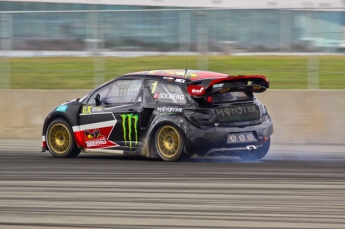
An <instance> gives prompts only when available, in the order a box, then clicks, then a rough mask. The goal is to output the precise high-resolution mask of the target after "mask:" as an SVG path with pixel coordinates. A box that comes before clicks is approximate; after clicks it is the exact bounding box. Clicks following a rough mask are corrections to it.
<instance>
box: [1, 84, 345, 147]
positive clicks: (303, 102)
mask: <svg viewBox="0 0 345 229" xmlns="http://www.w3.org/2000/svg"><path fill="white" fill-rule="evenodd" d="M87 92H88V90H2V91H0V98H1V99H0V108H1V110H0V133H2V134H1V135H0V139H41V131H42V124H43V120H44V118H45V116H46V115H47V113H48V112H49V111H50V110H51V109H52V108H53V107H54V106H56V105H58V104H60V103H63V102H65V101H67V100H70V99H73V98H78V97H82V96H83V95H85V94H86V93H87ZM257 97H258V99H259V100H260V101H262V102H263V103H264V104H265V105H266V107H267V109H268V111H269V113H270V114H271V116H272V119H273V122H274V129H275V133H274V135H273V137H272V141H273V142H274V143H294V144H296V143H297V144H298V143H301V144H321V143H326V144H344V142H345V116H344V113H345V99H343V98H344V97H345V90H268V91H267V92H265V93H262V94H257Z"/></svg>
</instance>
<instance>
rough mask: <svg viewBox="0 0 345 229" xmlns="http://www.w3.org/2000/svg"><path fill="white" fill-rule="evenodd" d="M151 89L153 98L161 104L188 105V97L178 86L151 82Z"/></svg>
mask: <svg viewBox="0 0 345 229" xmlns="http://www.w3.org/2000/svg"><path fill="white" fill-rule="evenodd" d="M148 83H149V89H150V92H151V94H152V96H153V98H154V99H155V100H156V101H158V102H161V103H176V104H186V103H187V100H186V96H185V94H184V93H183V91H182V89H181V87H180V86H179V85H176V84H169V83H162V82H160V81H154V80H149V81H148Z"/></svg>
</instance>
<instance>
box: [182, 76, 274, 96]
mask: <svg viewBox="0 0 345 229" xmlns="http://www.w3.org/2000/svg"><path fill="white" fill-rule="evenodd" d="M215 85H219V86H216V87H215ZM267 88H269V81H267V79H266V77H265V76H261V75H239V76H228V77H226V78H217V79H205V80H202V81H197V82H193V81H192V82H191V83H190V84H189V85H188V93H189V94H190V95H192V96H193V97H203V96H208V95H212V94H217V93H225V92H229V91H231V92H234V91H245V92H246V91H247V92H254V93H261V92H264V91H266V89H267Z"/></svg>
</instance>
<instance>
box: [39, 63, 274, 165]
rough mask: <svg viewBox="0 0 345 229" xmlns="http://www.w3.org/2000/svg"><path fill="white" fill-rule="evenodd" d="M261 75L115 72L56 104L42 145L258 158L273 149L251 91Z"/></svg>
mask: <svg viewBox="0 0 345 229" xmlns="http://www.w3.org/2000/svg"><path fill="white" fill-rule="evenodd" d="M268 87H269V81H267V79H266V77H265V76H261V75H237V76H233V75H227V74H223V73H217V72H209V71H191V70H155V71H143V72H135V73H130V74H126V75H123V76H120V77H116V78H114V79H112V80H110V81H108V82H106V83H104V84H102V85H101V86H99V87H97V88H96V89H94V90H92V91H91V92H89V93H88V94H87V95H85V96H84V97H82V98H78V99H74V100H71V101H68V102H66V103H63V104H60V105H58V106H57V107H55V108H54V109H53V110H52V111H51V112H50V113H49V114H48V115H47V117H46V119H45V121H44V124H43V136H42V140H43V151H46V150H48V151H49V152H50V153H51V154H52V155H53V156H54V157H60V158H61V157H62V158H67V157H76V156H78V155H79V154H80V152H83V153H111V154H116V155H125V156H131V155H132V156H144V157H149V158H161V159H162V160H164V161H178V160H181V159H185V158H189V157H190V156H193V155H195V156H198V157H212V156H239V157H240V158H242V159H245V160H259V159H261V158H263V157H264V156H265V155H266V154H267V152H268V151H269V148H270V142H271V140H270V139H271V138H270V137H271V135H272V133H273V124H272V121H271V118H270V115H269V114H268V113H267V110H266V107H265V106H264V105H263V104H262V103H260V102H259V101H258V100H257V99H256V97H255V96H254V94H253V93H260V92H264V91H265V90H266V89H267V88H268Z"/></svg>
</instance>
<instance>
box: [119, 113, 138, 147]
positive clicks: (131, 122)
mask: <svg viewBox="0 0 345 229" xmlns="http://www.w3.org/2000/svg"><path fill="white" fill-rule="evenodd" d="M121 117H122V128H123V139H124V140H125V145H127V141H129V147H130V148H132V128H134V132H135V144H136V145H138V115H133V114H122V115H121ZM127 124H128V133H127ZM127 139H128V140H127ZM133 140H134V139H133Z"/></svg>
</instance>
